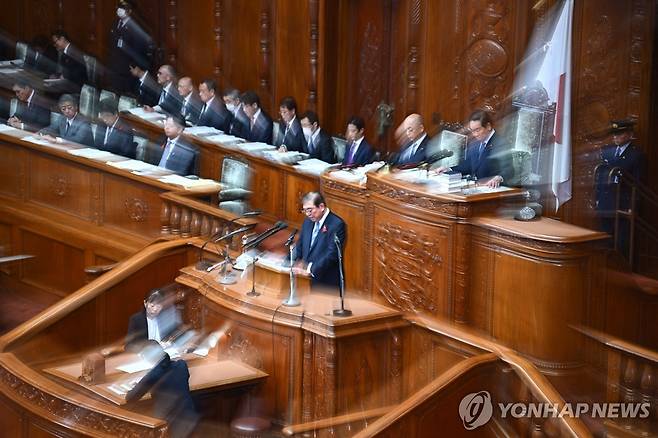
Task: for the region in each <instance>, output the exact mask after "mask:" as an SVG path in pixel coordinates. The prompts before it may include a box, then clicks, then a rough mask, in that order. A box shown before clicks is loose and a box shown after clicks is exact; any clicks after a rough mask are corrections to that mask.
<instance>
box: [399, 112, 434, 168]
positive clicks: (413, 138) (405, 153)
mask: <svg viewBox="0 0 658 438" xmlns="http://www.w3.org/2000/svg"><path fill="white" fill-rule="evenodd" d="M402 128H403V129H404V133H405V136H406V139H407V142H406V144H405V145H404V147H403V148H402V150H400V153H399V154H398V156H397V158H396V159H395V160H393V162H392V163H391V164H397V165H402V164H415V163H420V162H422V161H425V159H426V158H427V153H426V148H427V143H428V140H429V139H428V137H427V133H426V132H425V126H424V125H423V118H422V116H421V115H420V114H410V115H408V116H407V118H406V119H404V122H402Z"/></svg>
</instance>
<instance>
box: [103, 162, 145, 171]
mask: <svg viewBox="0 0 658 438" xmlns="http://www.w3.org/2000/svg"><path fill="white" fill-rule="evenodd" d="M107 164H109V165H110V166H114V167H116V168H119V169H124V170H130V171H138V172H144V171H147V170H156V169H158V166H154V165H153V164H149V163H145V162H143V161H139V160H126V161H119V162H114V163H113V162H109V163H107Z"/></svg>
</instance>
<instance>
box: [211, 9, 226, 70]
mask: <svg viewBox="0 0 658 438" xmlns="http://www.w3.org/2000/svg"><path fill="white" fill-rule="evenodd" d="M223 6H224V4H223V2H222V1H221V0H215V2H214V6H213V12H214V14H213V15H214V28H213V34H214V39H215V46H214V48H215V50H214V58H215V63H214V64H215V68H214V72H213V75H214V76H215V79H217V80H219V81H221V80H222V79H223V75H224V70H223V68H224V65H223V64H224V63H223V58H222V56H223V52H222V48H223V45H224V29H223V26H222V18H223Z"/></svg>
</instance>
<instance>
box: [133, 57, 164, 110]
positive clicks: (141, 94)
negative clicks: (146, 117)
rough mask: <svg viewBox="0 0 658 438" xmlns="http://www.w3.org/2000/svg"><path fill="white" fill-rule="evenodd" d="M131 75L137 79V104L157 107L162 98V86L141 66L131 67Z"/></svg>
mask: <svg viewBox="0 0 658 438" xmlns="http://www.w3.org/2000/svg"><path fill="white" fill-rule="evenodd" d="M130 74H132V75H133V76H134V77H135V78H137V88H136V90H135V95H136V96H137V102H138V103H139V104H140V105H144V106H155V105H157V104H158V99H159V97H160V86H159V85H158V83H157V82H156V81H155V79H153V76H151V74H150V73H149V72H148V70H146V69H144V68H142V67H141V66H139V65H131V66H130Z"/></svg>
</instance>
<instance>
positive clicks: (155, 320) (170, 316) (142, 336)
mask: <svg viewBox="0 0 658 438" xmlns="http://www.w3.org/2000/svg"><path fill="white" fill-rule="evenodd" d="M173 304H174V303H173V300H172V299H171V298H170V297H168V296H167V295H166V291H162V290H160V289H153V290H151V291H150V292H149V293H148V295H147V296H146V298H145V299H144V309H142V310H141V311H139V312H137V313H135V314H134V315H132V316H131V317H130V321H129V322H128V335H127V336H126V350H128V351H135V349H139V348H140V347H141V343H143V342H144V341H147V340H153V341H157V342H161V343H165V342H166V340H167V338H168V337H169V336H171V335H172V334H174V333H175V332H176V329H178V327H179V326H180V325H181V317H180V314H179V313H178V310H177V309H176V307H175V306H174V305H173Z"/></svg>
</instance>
